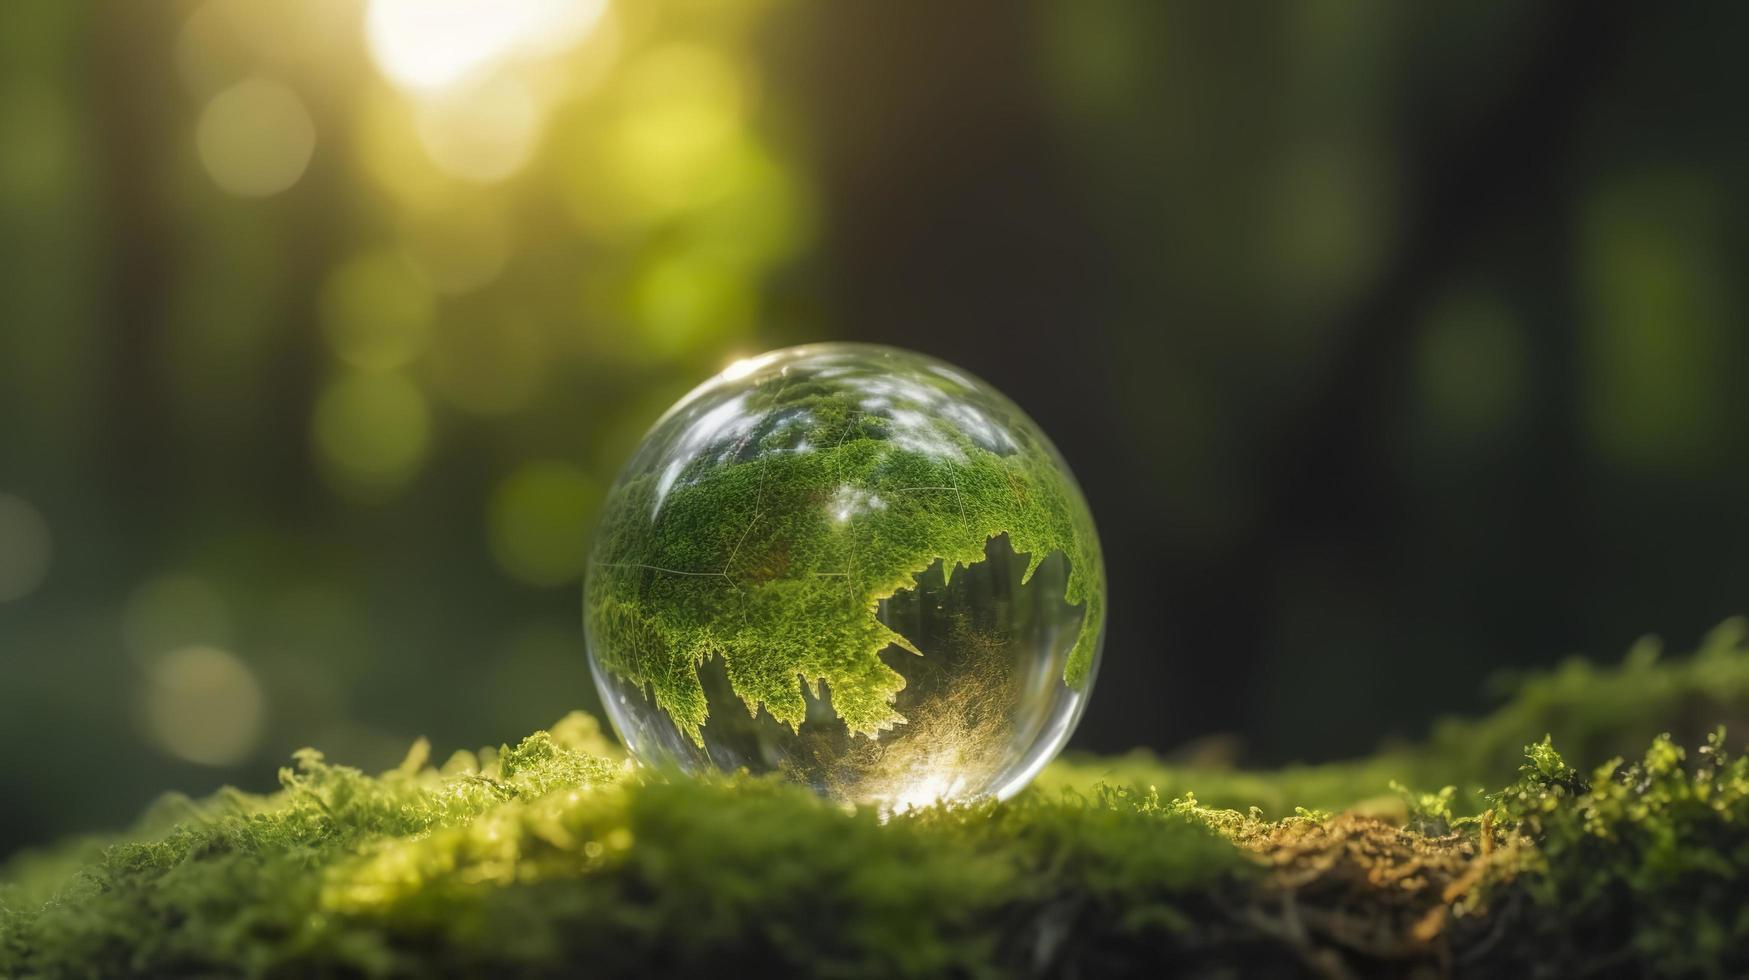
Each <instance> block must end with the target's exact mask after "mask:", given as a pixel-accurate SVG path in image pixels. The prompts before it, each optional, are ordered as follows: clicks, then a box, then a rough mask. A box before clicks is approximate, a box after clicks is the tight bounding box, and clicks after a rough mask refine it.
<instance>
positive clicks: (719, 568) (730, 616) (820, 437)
mask: <svg viewBox="0 0 1749 980" xmlns="http://www.w3.org/2000/svg"><path fill="white" fill-rule="evenodd" d="M859 396H860V393H859V392H858V391H857V390H856V389H854V388H835V387H832V386H830V385H826V384H822V383H797V384H781V383H778V384H773V385H768V386H765V387H760V388H757V389H755V390H753V391H752V392H751V393H750V394H749V395H748V396H747V397H748V399H749V404H748V405H746V406H745V408H744V410H745V411H746V412H749V413H754V414H758V415H760V416H761V417H762V418H765V419H768V420H778V421H780V422H782V424H776V423H774V424H771V425H768V426H766V427H764V428H761V429H756V430H755V431H754V433H753V435H751V436H749V440H750V442H749V445H746V446H743V447H742V448H741V450H740V455H739V456H737V459H742V460H744V461H727V462H725V461H721V460H718V459H715V458H712V457H706V458H699V459H693V460H684V461H681V462H680V463H677V464H675V465H677V466H680V467H681V468H680V469H679V470H675V471H672V472H670V471H669V470H667V469H664V470H662V471H660V472H647V473H639V474H635V475H632V476H630V477H629V478H627V479H625V480H623V481H622V482H621V483H620V484H619V485H618V486H617V487H616V488H615V490H614V492H613V494H612V495H611V497H610V499H609V500H608V502H607V504H606V506H605V509H604V514H603V517H602V524H601V527H602V530H601V532H600V534H599V536H598V539H597V545H596V550H595V554H594V556H593V559H592V562H591V565H590V574H589V581H588V586H587V589H586V594H585V603H584V609H585V616H586V617H587V619H588V622H589V626H590V634H591V638H592V649H593V651H594V654H595V657H596V659H597V661H598V662H599V663H600V665H601V666H603V667H605V668H606V669H607V670H608V671H610V672H611V673H613V674H615V675H617V676H619V677H621V678H623V679H624V680H626V681H628V682H630V683H631V684H632V685H633V686H635V687H638V688H640V689H645V690H647V691H648V693H649V695H650V696H651V698H652V699H653V700H654V702H655V704H656V706H657V707H659V708H660V709H662V710H663V711H664V712H666V713H667V715H668V716H669V717H670V718H671V719H673V721H674V723H675V724H676V725H677V726H678V727H679V728H680V730H681V731H682V732H684V733H685V734H686V735H687V736H688V737H689V738H691V739H692V740H693V741H694V742H695V743H697V744H699V745H702V744H703V740H702V735H701V727H702V726H703V724H704V722H705V720H706V717H707V716H708V707H707V704H706V699H705V692H704V688H703V686H702V685H701V683H700V681H699V676H698V667H699V665H700V664H701V663H703V662H704V661H705V660H706V659H707V658H709V657H721V658H722V660H723V664H724V666H725V668H726V671H727V674H728V678H729V682H730V685H731V686H732V687H733V689H734V692H735V694H736V695H737V696H738V697H739V698H740V699H741V701H742V702H743V703H744V704H745V705H746V706H747V708H748V710H749V711H753V712H756V711H758V710H760V709H764V710H765V711H767V712H769V713H770V714H771V716H772V717H773V718H776V719H777V720H778V721H780V722H783V723H785V724H788V725H790V726H791V727H792V728H794V727H796V726H798V725H800V724H801V722H802V720H803V719H804V718H805V717H806V715H807V703H806V700H805V698H804V696H803V691H804V686H805V685H814V686H815V688H816V690H817V692H818V693H820V694H822V695H825V694H826V692H827V691H829V697H830V701H831V705H832V708H833V710H834V711H835V712H836V713H837V715H838V716H839V717H840V718H842V719H843V720H844V722H845V724H846V725H847V726H848V728H849V730H850V731H851V732H852V733H853V734H860V735H870V736H872V735H875V734H878V733H879V732H881V731H884V730H887V729H890V728H891V727H893V726H894V725H896V724H901V723H903V722H904V721H905V719H904V717H903V716H902V715H901V714H899V712H898V711H897V710H896V709H895V707H894V701H895V699H896V697H897V695H898V692H899V691H900V690H901V689H903V687H904V686H905V679H904V677H903V676H902V675H901V674H900V673H899V672H898V671H896V670H894V669H893V668H892V667H890V666H888V665H887V664H886V663H885V662H883V661H882V660H881V657H880V653H881V651H882V650H884V649H886V648H887V647H889V646H896V647H899V648H902V649H905V650H909V651H910V652H912V653H917V654H922V655H928V654H929V651H926V650H921V649H920V648H919V647H918V646H917V645H916V644H915V643H913V642H912V640H911V639H908V638H906V637H904V636H901V635H900V634H898V633H897V632H895V631H893V630H892V629H889V628H888V627H887V626H886V625H885V624H883V623H882V622H881V621H880V620H879V619H878V618H877V616H876V614H877V611H878V609H879V605H880V602H881V600H883V599H886V598H889V597H891V596H892V595H893V594H894V593H896V592H898V591H900V590H901V589H908V588H911V587H913V586H914V585H915V580H916V577H917V576H918V575H920V574H922V573H923V572H925V571H926V570H927V569H929V568H930V566H931V565H933V564H934V563H936V562H938V561H939V562H941V565H942V571H943V574H944V575H946V576H949V577H951V576H952V574H953V570H954V568H955V567H956V566H966V565H971V564H974V563H977V562H980V561H983V560H984V554H985V545H986V543H987V542H988V541H989V540H990V539H991V538H993V537H996V536H998V535H1007V536H1008V540H1009V543H1010V545H1011V546H1012V547H1013V549H1014V551H1016V552H1017V553H1021V554H1025V555H1027V556H1028V559H1029V560H1028V565H1027V569H1026V572H1025V577H1026V578H1031V576H1032V573H1033V572H1034V571H1035V570H1036V569H1037V568H1038V566H1039V565H1040V564H1041V563H1042V562H1043V561H1044V560H1045V559H1046V558H1047V557H1048V556H1049V555H1050V554H1052V553H1053V552H1061V553H1062V554H1063V555H1065V556H1066V557H1067V559H1068V561H1069V577H1068V581H1067V584H1066V595H1065V598H1066V599H1067V600H1068V602H1070V603H1071V604H1076V605H1081V606H1083V607H1084V612H1083V616H1082V621H1081V626H1080V630H1079V633H1078V635H1077V637H1076V639H1075V643H1074V647H1073V649H1072V651H1071V653H1070V656H1069V659H1068V662H1067V665H1066V667H1065V671H1064V681H1065V682H1066V683H1067V684H1069V685H1070V686H1072V687H1077V688H1078V687H1080V686H1081V685H1082V684H1084V683H1085V681H1086V677H1087V673H1088V671H1089V670H1090V669H1091V666H1092V662H1093V655H1094V653H1095V651H1096V650H1097V649H1098V642H1099V632H1100V629H1101V628H1102V625H1103V617H1104V612H1103V601H1104V580H1103V575H1104V572H1103V569H1102V566H1101V563H1100V558H1099V550H1098V549H1099V545H1098V540H1097V537H1096V535H1095V533H1094V530H1093V526H1092V519H1091V517H1090V516H1089V515H1088V513H1087V508H1086V505H1085V504H1084V503H1083V502H1082V501H1081V499H1080V494H1079V492H1078V491H1077V490H1076V489H1075V488H1074V486H1073V485H1072V484H1071V483H1070V482H1069V481H1068V479H1067V477H1066V475H1065V474H1064V472H1063V471H1062V470H1061V469H1060V468H1059V467H1058V466H1057V464H1056V462H1055V460H1054V459H1053V457H1052V455H1051V453H1050V452H1049V450H1048V448H1047V447H1045V446H1043V445H1039V444H1035V443H1032V442H1029V441H1026V440H1025V439H1024V434H1020V437H1021V441H1020V443H1019V444H1018V445H1016V446H1015V447H1014V451H1012V452H1008V453H997V452H994V451H991V450H990V449H988V448H985V447H983V446H980V445H978V444H977V443H975V442H974V441H973V440H972V439H970V438H968V437H967V436H966V435H965V434H964V433H963V432H962V431H961V430H960V429H959V427H957V426H955V425H953V424H949V423H948V422H947V421H944V420H940V419H935V420H930V419H922V420H919V421H913V422H909V423H907V424H906V425H903V426H901V425H899V424H897V423H895V422H894V421H893V420H892V419H888V418H884V417H881V416H879V415H874V414H869V413H866V412H864V411H862V410H861V409H860V408H859V407H858V404H857V401H856V399H857V397H859ZM913 414H915V413H913ZM920 433H923V434H926V435H927V436H928V440H927V444H926V445H923V444H920V443H923V442H924V441H925V440H923V439H922V438H921V436H920ZM658 512H659V513H660V518H659V519H655V518H653V516H652V515H655V514H657V513H658ZM822 684H823V685H824V689H821V688H820V685H822Z"/></svg>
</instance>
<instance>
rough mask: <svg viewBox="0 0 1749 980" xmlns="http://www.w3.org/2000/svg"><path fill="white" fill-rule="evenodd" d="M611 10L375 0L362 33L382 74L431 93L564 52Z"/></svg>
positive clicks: (562, 4)
mask: <svg viewBox="0 0 1749 980" xmlns="http://www.w3.org/2000/svg"><path fill="white" fill-rule="evenodd" d="M606 10H607V0H371V2H370V7H369V10H368V12H367V13H366V15H365V35H366V38H367V40H368V41H369V44H370V52H371V56H372V58H373V59H374V60H375V61H376V63H377V67H378V68H380V69H381V70H382V72H383V74H384V75H386V76H388V78H389V79H390V80H391V81H393V82H394V83H395V84H397V85H399V86H401V87H403V88H407V89H414V90H418V91H425V92H429V91H434V90H437V89H442V88H447V87H449V86H453V85H456V84H458V83H461V82H466V81H470V80H473V79H476V78H478V77H479V76H481V75H485V74H489V73H490V71H491V70H492V69H493V68H495V67H497V66H499V65H501V64H502V63H504V62H506V61H510V60H514V59H518V58H538V57H543V56H548V55H553V54H558V53H560V52H562V51H565V50H567V49H568V48H570V47H572V46H573V45H575V44H577V43H578V42H579V41H581V40H582V39H583V38H584V37H585V36H586V35H588V34H589V32H590V31H591V30H592V29H593V28H594V27H595V26H596V24H597V23H599V22H600V20H601V16H602V14H603V13H605V12H606Z"/></svg>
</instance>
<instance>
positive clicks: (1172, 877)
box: [0, 622, 1749, 977]
mask: <svg viewBox="0 0 1749 980" xmlns="http://www.w3.org/2000/svg"><path fill="white" fill-rule="evenodd" d="M1746 713H1749V648H1745V646H1744V632H1743V627H1742V624H1740V623H1735V622H1733V623H1729V624H1726V626H1724V627H1721V628H1720V629H1719V630H1718V631H1716V632H1715V633H1714V634H1713V635H1712V636H1711V637H1709V638H1708V640H1707V641H1706V643H1705V644H1704V645H1703V647H1702V649H1701V650H1700V651H1698V652H1697V653H1695V654H1693V655H1692V656H1687V657H1680V658H1664V657H1661V656H1659V655H1658V654H1657V652H1656V649H1655V648H1654V647H1653V646H1651V645H1642V646H1640V647H1639V648H1636V650H1635V651H1634V652H1633V653H1631V654H1630V655H1629V657H1628V658H1627V660H1626V661H1625V662H1623V663H1622V664H1620V665H1618V666H1614V667H1609V668H1597V667H1592V666H1589V665H1587V664H1585V663H1583V662H1580V661H1574V662H1573V663H1571V664H1569V665H1568V666H1566V667H1564V668H1562V669H1560V670H1558V671H1556V672H1554V673H1552V674H1548V675H1540V676H1535V677H1529V678H1524V679H1521V681H1520V682H1519V684H1518V687H1517V693H1516V694H1515V696H1514V697H1513V698H1512V699H1511V700H1510V701H1509V702H1507V703H1506V704H1505V705H1504V706H1503V707H1501V708H1500V709H1499V710H1498V711H1497V712H1495V713H1494V714H1493V715H1491V716H1489V717H1487V718H1484V719H1480V720H1470V721H1453V722H1448V723H1444V724H1442V725H1440V726H1438V727H1437V729H1436V730H1435V732H1434V733H1433V735H1432V736H1431V737H1430V738H1429V739H1428V740H1427V741H1426V742H1424V743H1422V744H1419V745H1415V746H1409V747H1404V748H1400V749H1395V750H1392V751H1389V752H1386V753H1383V754H1381V755H1379V756H1378V757H1376V758H1373V759H1368V760H1363V761H1359V762H1355V763H1350V764H1343V765H1332V766H1321V767H1305V768H1296V769H1289V770H1282V771H1277V772H1250V773H1246V772H1236V771H1231V770H1226V769H1220V768H1216V767H1209V766H1202V767H1198V766H1194V765H1191V766H1174V765H1168V764H1164V763H1162V762H1159V761H1157V760H1155V759H1152V758H1149V757H1146V756H1141V755H1135V756H1128V757H1122V758H1117V759H1095V758H1080V759H1072V760H1066V761H1061V762H1059V763H1057V764H1055V765H1054V766H1053V767H1052V768H1051V770H1049V771H1048V773H1047V774H1046V776H1045V777H1044V778H1043V779H1041V780H1040V782H1039V784H1038V785H1035V786H1033V787H1032V788H1030V789H1028V790H1027V791H1025V792H1024V793H1022V794H1021V795H1020V796H1019V797H1017V798H1015V799H1014V800H1011V801H1009V802H1007V803H1002V804H995V803H986V804H979V805H972V806H961V807H933V808H928V809H923V810H917V811H910V812H907V813H902V814H898V815H895V816H892V817H891V818H889V819H887V820H885V821H883V820H882V819H880V817H879V816H878V815H877V814H875V813H873V812H871V811H867V810H863V811H852V810H847V809H844V808H841V807H837V806H833V805H831V804H828V803H826V802H823V801H821V800H819V799H817V798H815V797H814V796H812V795H810V794H808V793H806V792H804V791H801V790H799V789H796V788H794V787H790V786H786V785H783V784H780V783H777V782H774V781H770V780H761V779H753V778H748V777H744V776H742V777H734V776H725V777H712V778H707V779H701V780H696V781H695V780H681V779H668V778H664V777H661V776H658V775H653V774H648V773H644V772H641V771H637V770H634V769H632V768H631V767H630V766H628V765H627V764H626V763H625V761H624V760H623V759H622V758H621V757H620V756H619V754H618V752H617V751H616V750H615V749H614V747H613V746H612V745H611V743H610V742H609V741H608V740H607V739H605V738H604V737H603V736H602V734H601V732H600V730H599V728H598V727H597V725H596V723H595V722H594V720H593V719H591V718H589V717H588V716H585V715H580V714H578V715H572V716H570V717H568V718H566V719H564V720H563V721H561V722H560V723H559V724H558V725H556V726H554V727H553V728H552V729H551V730H550V731H546V732H539V733H536V734H534V735H532V736H530V737H528V738H526V739H524V740H522V741H521V742H520V743H519V744H517V745H515V746H514V747H501V748H499V749H496V750H488V751H482V752H479V753H467V752H463V753H457V754H456V755H455V756H453V757H451V758H450V759H449V760H448V761H447V762H445V763H444V764H442V765H441V766H432V765H430V764H428V760H427V749H426V746H425V745H424V744H423V743H421V744H419V745H416V746H415V747H414V750H413V751H412V752H411V753H410V754H409V756H408V758H407V760H406V762H405V763H403V764H402V765H401V766H400V767H399V768H397V769H395V770H393V771H390V772H387V773H383V774H380V775H375V776H372V775H366V774H364V773H362V772H359V771H356V770H353V769H349V768H346V767H344V766H339V765H334V764H331V763H329V762H327V761H326V760H324V759H323V758H322V757H321V755H320V754H319V753H316V752H313V751H305V752H303V753H300V754H299V755H298V756H297V759H296V764H295V766H293V767H291V768H288V769H286V770H285V771H284V772H283V773H282V774H281V784H282V788H281V789H280V790H279V791H277V792H275V793H271V794H266V795H253V794H247V793H240V792H224V793H220V794H218V795H217V796H214V797H212V798H209V799H206V800H200V801H190V800H187V799H181V798H171V799H166V800H165V801H163V802H161V803H160V804H159V805H158V806H156V807H155V808H154V809H153V810H152V812H151V813H149V814H148V815H147V816H146V817H145V818H144V820H143V821H142V823H141V824H140V825H139V826H138V827H136V828H135V829H134V830H132V831H131V832H129V833H126V834H122V835H117V836H115V837H112V838H108V839H93V840H84V841H74V842H69V843H67V844H65V845H63V846H62V847H60V848H57V849H54V850H51V851H48V852H44V853H40V854H36V855H30V856H26V857H24V858H21V859H18V860H16V861H15V862H13V863H12V864H11V865H10V866H8V867H7V868H5V869H4V871H3V872H0V880H4V881H6V882H7V884H6V885H4V886H0V976H5V977H103V976H191V977H192V976H201V977H210V976H234V975H241V976H286V977H292V976H299V977H301V976H344V977H353V976H356V977H402V976H406V977H413V976H537V977H545V976H554V977H557V976H576V975H592V976H650V975H658V976H660V975H671V976H697V975H747V974H753V973H758V974H762V975H806V976H823V977H891V976H967V977H1006V976H1093V975H1109V974H1134V973H1141V972H1144V971H1146V972H1152V973H1167V974H1169V975H1180V976H1207V977H1229V976H1240V975H1262V976H1321V977H1365V976H1444V975H1456V976H1483V977H1492V976H1542V977H1570V976H1644V975H1660V976H1695V977H1736V976H1743V975H1746V974H1749V904H1746V903H1745V902H1744V901H1743V896H1744V895H1745V894H1749V883H1746V881H1745V869H1749V762H1746V761H1745V759H1744V758H1743V757H1741V756H1739V755H1736V754H1734V753H1733V752H1732V751H1730V750H1729V746H1731V745H1733V744H1735V743H1733V742H1731V741H1730V737H1729V736H1727V735H1726V734H1725V730H1721V729H1720V728H1718V724H1719V723H1720V722H1728V723H1733V724H1734V728H1732V729H1727V730H1735V731H1738V732H1742V731H1749V724H1735V723H1737V722H1739V721H1745V720H1749V719H1745V718H1744V716H1745V714H1746ZM1665 731H1670V732H1673V733H1674V734H1673V735H1665V734H1663V732H1665ZM1545 733H1546V734H1547V736H1548V737H1545ZM1624 746H1632V751H1631V752H1624V751H1623V748H1622V747H1624ZM1581 762H1582V763H1583V764H1581ZM69 778H75V777H74V775H72V774H69ZM1393 780H1399V781H1406V782H1409V783H1411V784H1413V785H1416V786H1418V787H1420V789H1416V790H1411V789H1405V788H1403V787H1402V785H1400V784H1399V785H1397V786H1395V787H1393V785H1392V781H1393ZM1484 783H1485V784H1487V785H1488V786H1492V787H1493V788H1492V789H1484V788H1483V784H1484Z"/></svg>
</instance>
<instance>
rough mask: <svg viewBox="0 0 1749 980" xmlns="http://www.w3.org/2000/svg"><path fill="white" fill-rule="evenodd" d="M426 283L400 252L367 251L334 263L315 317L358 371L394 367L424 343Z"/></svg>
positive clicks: (431, 307)
mask: <svg viewBox="0 0 1749 980" xmlns="http://www.w3.org/2000/svg"><path fill="white" fill-rule="evenodd" d="M436 307H437V304H436V299H435V298H434V297H433V296H432V294H431V287H430V286H429V285H427V284H426V282H425V280H424V279H423V278H422V277H420V276H419V275H418V274H417V273H416V272H415V271H414V269H413V267H412V266H411V265H410V264H409V263H408V262H407V260H406V259H405V258H403V257H402V256H401V255H399V254H397V253H395V252H392V251H386V250H384V251H373V252H366V253H364V254H363V255H359V256H357V257H355V258H353V259H352V260H351V261H348V262H346V263H345V264H343V265H341V266H340V267H339V268H338V269H335V270H334V271H333V272H332V273H331V274H330V275H329V276H328V280H327V282H326V283H324V284H323V286H322V296H321V302H320V318H321V322H322V332H323V333H324V334H325V335H326V336H327V338H328V344H329V346H331V347H332V348H333V349H334V353H335V355H337V356H338V357H339V358H340V359H341V360H342V361H345V362H346V363H347V364H349V365H351V366H352V367H355V368H358V369H360V370H363V371H393V370H395V369H396V368H400V367H403V366H405V365H406V364H407V363H408V362H410V361H412V360H413V358H415V357H417V356H418V355H419V353H420V352H421V351H423V350H424V349H425V345H426V342H427V341H428V339H429V336H430V333H431V321H432V318H433V317H434V316H435V314H436Z"/></svg>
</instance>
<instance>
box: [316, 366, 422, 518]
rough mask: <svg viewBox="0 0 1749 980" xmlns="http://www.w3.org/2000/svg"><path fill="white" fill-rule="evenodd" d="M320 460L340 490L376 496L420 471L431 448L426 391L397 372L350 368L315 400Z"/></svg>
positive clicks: (391, 491) (398, 486) (389, 491)
mask: <svg viewBox="0 0 1749 980" xmlns="http://www.w3.org/2000/svg"><path fill="white" fill-rule="evenodd" d="M312 428H313V431H312V438H313V440H314V443H315V449H316V456H317V462H318V463H320V464H321V467H322V471H323V473H324V475H326V476H327V477H328V480H329V482H330V483H331V484H332V485H333V486H334V488H335V489H336V490H339V491H340V492H342V493H345V494H347V495H349V496H353V497H358V498H363V499H376V498H382V497H386V496H390V495H392V494H394V493H395V492H397V491H399V490H400V489H401V488H402V487H404V486H405V485H406V484H407V483H408V482H409V481H410V480H412V478H413V477H414V476H415V475H417V474H418V472H419V468H420V466H422V465H423V464H424V462H425V459H426V456H427V455H428V454H429V452H430V449H431V419H430V414H429V411H428V410H427V408H426V403H425V396H424V395H423V394H421V393H420V391H419V389H418V388H416V387H414V385H413V383H412V382H410V381H408V380H407V379H406V378H404V377H402V376H401V375H399V374H362V373H352V374H348V375H345V376H343V377H341V378H339V379H338V380H336V381H334V382H332V383H330V384H329V385H328V387H327V389H326V390H324V391H323V392H322V394H321V396H320V397H319V398H318V399H317V401H316V412H315V419H314V422H313V427H312Z"/></svg>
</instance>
